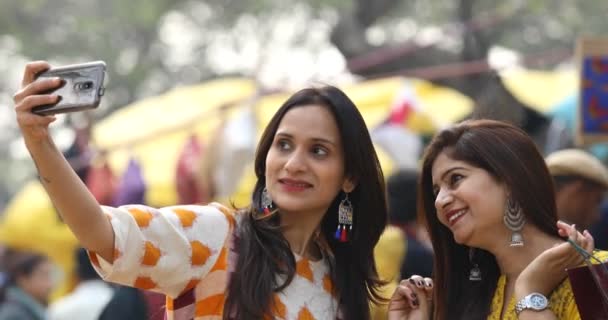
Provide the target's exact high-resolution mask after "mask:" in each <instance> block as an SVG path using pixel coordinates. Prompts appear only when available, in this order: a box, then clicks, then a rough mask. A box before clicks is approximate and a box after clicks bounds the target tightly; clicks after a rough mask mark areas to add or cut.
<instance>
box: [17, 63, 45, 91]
mask: <svg viewBox="0 0 608 320" xmlns="http://www.w3.org/2000/svg"><path fill="white" fill-rule="evenodd" d="M50 68H51V65H50V64H48V62H46V61H33V62H30V63H28V64H26V65H25V71H24V72H23V79H22V80H21V87H22V88H23V87H26V86H27V85H29V84H30V83H32V82H34V80H36V76H37V75H38V74H40V73H41V72H43V71H45V70H48V69H50Z"/></svg>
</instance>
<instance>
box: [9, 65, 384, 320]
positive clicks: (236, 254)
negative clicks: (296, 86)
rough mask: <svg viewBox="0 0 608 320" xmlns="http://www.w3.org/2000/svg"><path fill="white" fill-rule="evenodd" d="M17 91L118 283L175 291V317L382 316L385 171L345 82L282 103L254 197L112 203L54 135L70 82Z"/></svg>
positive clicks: (171, 307)
mask: <svg viewBox="0 0 608 320" xmlns="http://www.w3.org/2000/svg"><path fill="white" fill-rule="evenodd" d="M48 68H49V65H48V64H47V63H45V62H34V63H30V64H28V65H27V66H26V68H25V74H24V79H23V84H22V89H21V90H20V91H19V92H18V93H17V94H16V95H15V103H16V106H15V110H16V113H17V121H18V123H19V126H20V128H21V131H22V133H23V137H24V139H25V143H26V146H27V148H28V150H29V152H30V154H31V156H32V159H33V160H34V162H35V163H36V165H37V168H38V172H39V175H40V180H41V182H42V184H43V185H44V187H45V189H46V191H47V192H48V194H49V196H50V197H51V199H52V201H53V203H54V205H55V206H56V208H57V209H58V211H59V212H60V214H61V216H62V217H63V220H64V221H65V222H66V223H67V224H68V225H69V226H70V228H71V229H72V231H73V232H74V234H75V235H76V236H77V237H78V239H79V240H80V242H81V243H82V245H83V246H84V247H85V248H87V249H88V250H89V251H90V253H91V259H92V261H93V263H94V265H95V266H96V268H97V269H98V271H99V272H100V273H101V274H102V275H103V276H104V278H105V279H106V280H108V281H113V282H117V283H120V284H123V285H129V286H135V287H138V288H142V289H146V290H154V291H158V292H162V293H164V294H166V295H167V296H168V297H167V305H166V308H167V315H168V318H169V319H192V318H194V319H211V318H213V319H215V318H223V319H262V318H272V319H368V318H369V307H368V305H369V302H370V300H375V299H376V298H377V297H378V294H377V288H378V285H379V284H380V282H379V281H378V279H377V275H376V270H375V263H374V260H373V254H372V251H373V248H374V245H375V244H376V242H377V241H378V238H379V236H380V234H381V233H382V230H383V229H384V227H385V224H386V205H385V198H384V180H383V176H382V172H381V170H380V166H379V162H378V159H377V157H376V153H375V151H374V148H373V146H372V142H371V139H370V136H369V133H368V131H367V128H366V126H365V123H364V121H363V118H362V117H361V115H360V113H359V111H358V110H357V108H356V107H355V105H354V104H353V103H352V102H351V101H350V99H349V98H348V97H347V96H346V95H345V94H344V93H342V92H341V91H340V90H338V89H336V88H334V87H324V88H319V89H304V90H302V91H299V92H297V93H295V94H294V95H293V96H291V97H290V98H289V99H288V100H287V101H286V102H285V103H284V104H283V105H282V106H281V107H280V108H279V109H278V111H277V112H276V114H275V115H274V117H273V118H272V119H271V121H270V123H269V124H268V126H267V127H266V129H265V131H264V133H263V134H262V137H261V140H260V142H259V144H258V148H257V152H256V157H255V174H256V176H257V182H256V185H255V188H254V190H253V195H252V204H251V206H250V207H249V208H246V209H242V210H232V209H229V208H226V207H224V206H222V205H219V204H211V205H208V206H199V205H184V206H174V207H167V208H161V209H155V208H151V207H147V206H143V205H128V206H122V207H119V208H111V207H100V206H99V205H98V203H97V202H96V201H95V199H94V198H93V196H92V195H91V194H90V193H89V191H88V190H87V188H86V187H85V186H84V185H83V184H82V182H81V181H80V180H79V179H78V177H77V176H76V175H75V173H74V172H73V170H72V169H71V168H70V166H69V164H68V163H67V162H66V160H65V159H64V158H63V156H62V155H61V153H60V152H59V151H58V150H57V148H56V147H55V145H54V143H53V141H52V140H51V138H50V137H49V134H48V125H49V124H50V123H51V122H52V121H53V120H54V118H53V117H52V116H46V117H43V116H38V115H35V114H33V113H31V112H30V110H31V109H32V108H33V107H35V106H37V105H42V104H49V103H54V102H56V101H57V97H56V96H54V95H52V94H39V92H44V91H45V90H48V89H52V88H55V87H57V86H58V85H59V84H60V80H59V79H44V80H38V81H34V77H35V75H36V74H37V73H38V72H40V71H42V70H45V69H48Z"/></svg>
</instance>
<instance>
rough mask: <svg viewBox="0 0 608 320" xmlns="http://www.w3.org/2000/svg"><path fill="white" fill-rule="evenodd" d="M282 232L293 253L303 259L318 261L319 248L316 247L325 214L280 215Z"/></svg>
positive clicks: (319, 255)
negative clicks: (315, 243)
mask: <svg viewBox="0 0 608 320" xmlns="http://www.w3.org/2000/svg"><path fill="white" fill-rule="evenodd" d="M280 214H281V231H282V232H283V236H284V237H285V239H286V240H287V242H289V246H290V247H291V251H293V252H294V253H295V254H298V255H300V256H302V257H306V258H310V259H313V260H318V259H320V257H321V253H320V252H319V248H318V247H317V246H315V245H314V242H315V239H316V237H317V236H318V233H319V230H320V229H319V228H320V227H319V225H320V224H321V220H322V219H323V214H314V213H310V214H306V213H280Z"/></svg>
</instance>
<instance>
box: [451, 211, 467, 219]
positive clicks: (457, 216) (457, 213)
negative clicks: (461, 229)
mask: <svg viewBox="0 0 608 320" xmlns="http://www.w3.org/2000/svg"><path fill="white" fill-rule="evenodd" d="M464 212H465V210H460V211H458V212H456V213H455V214H453V215H451V216H450V219H449V222H452V221H454V220H456V219H458V218H460V217H461V216H462V215H463V214H464Z"/></svg>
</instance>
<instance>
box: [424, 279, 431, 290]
mask: <svg viewBox="0 0 608 320" xmlns="http://www.w3.org/2000/svg"><path fill="white" fill-rule="evenodd" d="M424 284H425V285H426V286H427V287H428V288H430V287H432V286H433V284H432V283H430V282H426V281H425V283H424Z"/></svg>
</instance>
